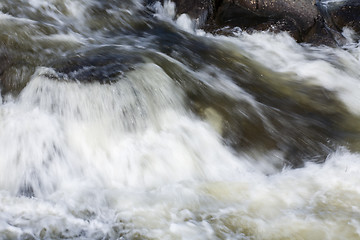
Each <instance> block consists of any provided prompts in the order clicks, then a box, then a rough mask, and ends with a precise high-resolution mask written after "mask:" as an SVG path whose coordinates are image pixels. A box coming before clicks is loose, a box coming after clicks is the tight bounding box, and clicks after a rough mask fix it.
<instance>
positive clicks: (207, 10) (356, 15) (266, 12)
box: [147, 0, 360, 45]
mask: <svg viewBox="0 0 360 240" xmlns="http://www.w3.org/2000/svg"><path fill="white" fill-rule="evenodd" d="M155 1H156V0H147V3H149V2H150V3H153V2H155ZM162 2H164V0H162ZM173 2H174V3H175V4H176V13H177V14H178V15H180V14H183V13H186V14H188V15H189V16H190V17H191V18H193V19H197V20H198V23H199V26H200V27H203V28H204V29H205V30H206V31H210V32H218V31H217V30H218V29H221V28H223V27H225V26H230V27H240V28H241V29H243V30H246V31H252V30H272V31H287V32H289V33H290V35H291V36H293V37H294V38H295V39H296V40H297V41H298V42H309V43H314V44H325V45H335V44H337V43H338V42H339V39H341V38H342V36H341V33H340V32H341V30H342V28H343V27H346V26H347V27H351V28H353V29H354V30H355V31H356V32H358V33H359V32H360V1H359V0H344V1H336V2H332V1H330V2H329V1H322V0H173Z"/></svg>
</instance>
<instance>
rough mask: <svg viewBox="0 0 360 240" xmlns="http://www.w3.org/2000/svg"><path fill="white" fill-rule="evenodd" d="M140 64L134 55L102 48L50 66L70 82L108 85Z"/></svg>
mask: <svg viewBox="0 0 360 240" xmlns="http://www.w3.org/2000/svg"><path fill="white" fill-rule="evenodd" d="M142 62H143V61H142V59H141V58H140V57H138V56H137V55H136V54H134V53H131V52H125V51H120V50H119V51H117V50H116V49H114V48H111V47H102V48H99V49H95V50H91V51H83V52H79V53H77V54H75V55H73V56H67V57H66V58H65V59H62V60H58V61H56V62H54V63H52V64H51V66H52V67H53V68H54V69H55V70H56V71H57V72H58V73H59V74H60V75H62V74H63V75H64V78H68V79H70V80H77V81H81V82H93V81H98V82H100V83H110V82H113V81H116V80H117V79H118V78H119V76H123V74H124V73H125V72H128V71H131V70H133V69H134V66H135V65H136V64H138V63H142Z"/></svg>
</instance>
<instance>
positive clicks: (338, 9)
mask: <svg viewBox="0 0 360 240" xmlns="http://www.w3.org/2000/svg"><path fill="white" fill-rule="evenodd" d="M327 14H328V19H329V21H330V22H329V25H331V26H332V27H334V28H336V29H337V30H341V29H342V28H344V27H350V28H352V29H353V30H355V31H356V32H358V33H360V1H359V0H348V1H342V2H334V3H330V4H328V6H327Z"/></svg>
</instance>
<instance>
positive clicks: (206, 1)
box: [145, 0, 218, 27]
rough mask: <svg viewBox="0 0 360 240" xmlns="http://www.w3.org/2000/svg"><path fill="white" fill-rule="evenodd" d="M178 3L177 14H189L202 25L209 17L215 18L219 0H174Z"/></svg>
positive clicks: (149, 2)
mask: <svg viewBox="0 0 360 240" xmlns="http://www.w3.org/2000/svg"><path fill="white" fill-rule="evenodd" d="M165 1H167V0H161V1H159V0H146V1H145V2H146V4H147V5H152V4H154V3H156V2H161V3H162V4H164V2H165ZM171 2H173V3H175V4H176V14H177V15H181V14H183V13H186V14H188V15H189V16H190V17H191V18H192V19H195V20H196V21H197V24H198V26H200V27H202V26H203V25H204V24H205V23H206V22H207V20H208V19H211V18H213V16H214V14H215V10H216V8H217V5H216V2H218V0H216V1H215V0H191V1H189V0H172V1H171Z"/></svg>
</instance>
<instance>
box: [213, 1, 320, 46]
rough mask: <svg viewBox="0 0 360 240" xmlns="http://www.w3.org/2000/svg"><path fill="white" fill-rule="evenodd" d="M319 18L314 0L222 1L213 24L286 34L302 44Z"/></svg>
mask: <svg viewBox="0 0 360 240" xmlns="http://www.w3.org/2000/svg"><path fill="white" fill-rule="evenodd" d="M318 19H320V12H319V11H318V9H317V6H316V2H315V0H296V1H294V0H223V1H222V4H221V6H220V7H219V9H218V11H217V16H216V23H217V24H219V25H228V26H232V27H234V26H239V27H241V28H243V29H255V30H266V29H274V30H282V31H288V32H289V33H290V34H291V35H292V36H293V37H294V38H295V39H296V40H298V41H303V39H304V38H305V36H306V34H307V33H308V31H309V30H310V29H311V28H312V27H313V26H314V24H315V23H316V21H317V20H318Z"/></svg>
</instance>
